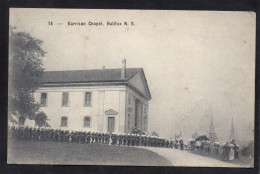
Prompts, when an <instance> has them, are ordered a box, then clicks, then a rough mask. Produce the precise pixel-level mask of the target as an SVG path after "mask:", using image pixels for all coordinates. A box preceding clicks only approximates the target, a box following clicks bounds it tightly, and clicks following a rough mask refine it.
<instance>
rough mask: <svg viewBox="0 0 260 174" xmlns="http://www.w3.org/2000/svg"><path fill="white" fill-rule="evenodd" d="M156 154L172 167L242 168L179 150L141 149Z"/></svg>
mask: <svg viewBox="0 0 260 174" xmlns="http://www.w3.org/2000/svg"><path fill="white" fill-rule="evenodd" d="M141 148H145V149H147V150H150V151H152V152H155V153H157V154H158V155H161V156H163V157H165V158H166V159H168V160H169V161H170V162H171V163H172V165H173V166H193V167H197V166H200V167H243V166H239V165H235V164H232V163H228V162H224V161H220V160H217V159H213V158H208V157H205V156H200V155H196V154H192V153H190V152H189V151H181V150H179V149H169V148H156V147H141Z"/></svg>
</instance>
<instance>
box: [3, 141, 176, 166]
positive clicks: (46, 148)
mask: <svg viewBox="0 0 260 174" xmlns="http://www.w3.org/2000/svg"><path fill="white" fill-rule="evenodd" d="M8 163H9V164H73V165H138V166H158V165H159V166H169V165H171V163H170V162H169V161H168V160H167V159H166V158H164V157H162V156H159V155H157V154H156V153H154V152H151V151H149V150H146V149H142V148H135V147H122V146H120V147H119V146H111V145H103V144H74V143H68V144H67V143H55V142H38V141H9V143H8Z"/></svg>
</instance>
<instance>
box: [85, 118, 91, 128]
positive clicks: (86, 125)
mask: <svg viewBox="0 0 260 174" xmlns="http://www.w3.org/2000/svg"><path fill="white" fill-rule="evenodd" d="M84 127H90V117H84Z"/></svg>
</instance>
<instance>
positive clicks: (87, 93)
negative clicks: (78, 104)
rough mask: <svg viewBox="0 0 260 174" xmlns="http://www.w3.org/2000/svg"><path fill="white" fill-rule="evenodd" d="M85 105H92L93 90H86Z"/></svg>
mask: <svg viewBox="0 0 260 174" xmlns="http://www.w3.org/2000/svg"><path fill="white" fill-rule="evenodd" d="M84 106H86V107H89V106H91V92H85V100H84Z"/></svg>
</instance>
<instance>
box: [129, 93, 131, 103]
mask: <svg viewBox="0 0 260 174" xmlns="http://www.w3.org/2000/svg"><path fill="white" fill-rule="evenodd" d="M128 104H129V105H131V94H130V93H129V94H128Z"/></svg>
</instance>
